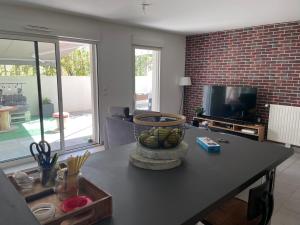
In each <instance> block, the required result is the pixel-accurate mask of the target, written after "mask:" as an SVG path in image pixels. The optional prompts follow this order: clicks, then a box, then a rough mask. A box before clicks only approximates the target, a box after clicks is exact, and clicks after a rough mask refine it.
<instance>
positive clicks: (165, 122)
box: [133, 113, 186, 149]
mask: <svg viewBox="0 0 300 225" xmlns="http://www.w3.org/2000/svg"><path fill="white" fill-rule="evenodd" d="M185 121H186V118H185V116H183V115H177V114H170V113H144V114H140V115H137V116H135V117H134V118H133V122H134V135H135V137H136V140H137V142H138V143H139V144H140V145H142V146H143V147H146V148H150V149H171V148H175V147H176V146H178V145H179V144H180V143H181V141H182V140H183V138H184V134H185V129H184V124H185Z"/></svg>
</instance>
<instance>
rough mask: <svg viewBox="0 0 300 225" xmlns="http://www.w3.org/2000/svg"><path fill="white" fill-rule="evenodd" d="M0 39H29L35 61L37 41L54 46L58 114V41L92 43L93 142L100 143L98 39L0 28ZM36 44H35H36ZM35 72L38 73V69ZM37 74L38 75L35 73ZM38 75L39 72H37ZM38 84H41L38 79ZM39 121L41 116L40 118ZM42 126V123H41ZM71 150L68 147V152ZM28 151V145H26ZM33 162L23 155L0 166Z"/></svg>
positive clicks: (62, 146) (60, 99)
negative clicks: (2, 29)
mask: <svg viewBox="0 0 300 225" xmlns="http://www.w3.org/2000/svg"><path fill="white" fill-rule="evenodd" d="M0 39H8V40H19V41H29V42H32V43H33V44H34V52H35V61H36V62H37V61H38V58H37V54H38V53H39V51H38V43H52V44H54V46H55V61H56V76H57V95H58V109H59V114H60V115H62V113H63V96H62V80H61V65H60V47H59V41H73V42H81V43H86V44H91V45H92V51H91V52H92V60H93V61H92V73H91V82H92V84H91V85H92V93H91V94H92V98H93V99H92V102H93V106H94V107H93V113H94V114H95V116H94V118H93V131H94V136H95V142H96V143H97V144H95V146H96V145H98V144H100V143H101V141H102V140H101V135H100V123H101V120H100V118H101V117H100V99H101V98H100V96H99V89H100V79H99V74H98V64H99V60H98V59H99V56H98V54H99V41H96V40H87V39H79V38H71V37H59V36H51V35H40V34H28V33H19V32H6V31H1V30H0ZM36 45H37V46H36ZM38 65H39V62H38V63H36V66H38ZM36 70H37V73H38V69H36ZM37 76H38V75H37ZM39 76H40V74H39ZM39 85H41V83H40V81H39ZM40 91H41V92H40V93H39V96H41V94H42V90H40ZM40 107H41V106H40V99H39V111H40ZM41 114H42V112H39V115H41ZM63 120H64V119H63V117H59V123H60V126H59V130H60V149H58V150H56V151H55V152H58V153H59V155H61V154H65V153H66V150H67V149H66V148H65V144H64V143H65V140H64V129H63V127H64V121H63ZM40 123H41V118H40ZM42 126H43V125H42ZM90 147H91V146H87V148H90ZM80 149H83V147H80ZM72 150H73V151H76V150H78V149H76V148H74V149H72ZM72 150H69V149H68V153H69V152H71V151H72ZM28 151H29V147H28ZM30 162H34V159H33V157H32V156H31V155H30V156H24V157H21V158H18V159H12V160H8V161H5V162H2V163H0V168H6V167H11V166H17V165H20V164H24V163H30Z"/></svg>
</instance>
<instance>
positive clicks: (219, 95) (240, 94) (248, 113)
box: [203, 85, 257, 122]
mask: <svg viewBox="0 0 300 225" xmlns="http://www.w3.org/2000/svg"><path fill="white" fill-rule="evenodd" d="M256 96H257V89H256V88H252V87H229V86H211V85H206V86H204V88H203V108H204V115H205V116H209V117H214V118H222V119H229V120H238V121H245V122H255V121H256Z"/></svg>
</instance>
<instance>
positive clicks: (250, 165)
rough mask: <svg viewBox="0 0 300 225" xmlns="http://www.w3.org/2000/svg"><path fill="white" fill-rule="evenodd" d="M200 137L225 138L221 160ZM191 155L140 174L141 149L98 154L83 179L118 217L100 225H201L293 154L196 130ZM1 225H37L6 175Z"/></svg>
mask: <svg viewBox="0 0 300 225" xmlns="http://www.w3.org/2000/svg"><path fill="white" fill-rule="evenodd" d="M196 136H208V137H211V138H213V139H214V140H217V138H220V137H222V138H225V139H227V140H229V141H230V143H229V144H221V146H222V152H221V153H220V154H209V153H207V152H205V151H203V150H202V149H201V148H200V147H198V145H197V144H196V143H195V137H196ZM185 140H186V142H188V143H189V146H190V150H189V153H188V155H187V158H186V160H185V162H184V164H183V165H182V166H181V167H178V168H176V169H172V170H168V171H149V170H143V169H139V168H135V167H133V166H132V165H130V164H129V162H128V157H129V153H130V152H131V151H132V150H133V149H134V147H135V144H134V143H133V144H129V145H124V146H120V147H118V148H113V149H110V150H108V151H103V152H99V153H96V154H93V155H92V157H90V159H89V160H88V161H87V162H86V164H85V166H84V168H83V171H82V172H83V175H84V176H85V177H86V178H88V179H89V180H90V181H92V182H93V183H95V184H96V185H98V186H99V187H101V188H102V189H104V190H105V191H107V192H108V193H110V194H112V196H113V217H112V218H111V219H107V220H105V221H102V222H100V223H98V224H99V225H153V224H155V225H180V224H193V225H194V224H195V223H196V222H197V221H198V220H199V218H201V217H202V216H203V215H204V214H205V213H206V212H207V211H209V210H210V209H212V208H214V206H215V205H216V204H218V203H220V202H221V201H223V200H225V199H228V198H230V197H233V196H235V195H236V194H237V193H239V192H240V191H242V190H243V189H244V188H246V187H247V186H249V185H250V184H251V183H252V182H254V181H255V180H257V179H258V178H260V177H261V176H262V175H263V174H264V173H265V171H267V170H271V169H273V168H275V167H276V166H277V165H279V164H280V163H281V162H283V161H284V160H285V159H287V158H288V157H289V156H291V155H292V154H293V151H292V150H290V149H286V148H283V147H281V146H280V145H278V144H272V143H267V142H263V143H260V142H257V141H252V140H248V139H245V138H241V137H237V136H232V135H227V134H220V133H214V132H207V131H205V130H200V129H196V128H192V129H189V130H187V132H186V136H185ZM0 184H1V188H0V198H1V201H0V213H1V214H0V224H1V225H2V224H3V225H4V224H5V225H37V224H39V223H38V222H37V221H36V219H35V218H34V216H33V215H32V214H31V213H30V211H29V209H28V207H27V206H26V203H25V201H24V200H23V199H22V197H21V196H20V195H19V194H18V193H17V191H16V190H15V189H14V188H13V186H12V185H11V184H10V182H9V181H8V180H7V178H6V177H5V175H4V174H3V172H2V171H1V172H0Z"/></svg>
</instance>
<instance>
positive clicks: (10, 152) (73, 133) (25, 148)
mask: <svg viewBox="0 0 300 225" xmlns="http://www.w3.org/2000/svg"><path fill="white" fill-rule="evenodd" d="M39 126H40V124H39V119H38V118H32V120H31V121H28V122H25V123H20V124H15V125H13V127H12V130H11V131H9V132H5V133H1V134H0V145H1V148H0V162H1V161H6V160H11V159H16V158H21V157H25V156H28V155H30V152H29V145H30V143H31V142H33V141H35V142H38V141H40V139H41V136H40V130H39V128H40V127H39ZM44 126H45V140H46V141H48V142H49V143H50V145H51V147H52V149H54V150H55V149H56V150H57V149H59V148H60V133H59V131H58V130H57V125H56V120H55V119H53V118H46V119H45V120H44ZM64 133H65V146H66V148H68V147H71V146H72V147H73V146H81V145H88V144H90V143H89V139H90V138H92V134H93V128H92V114H91V113H87V112H77V113H70V118H69V121H68V124H67V126H66V128H65V130H64Z"/></svg>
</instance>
